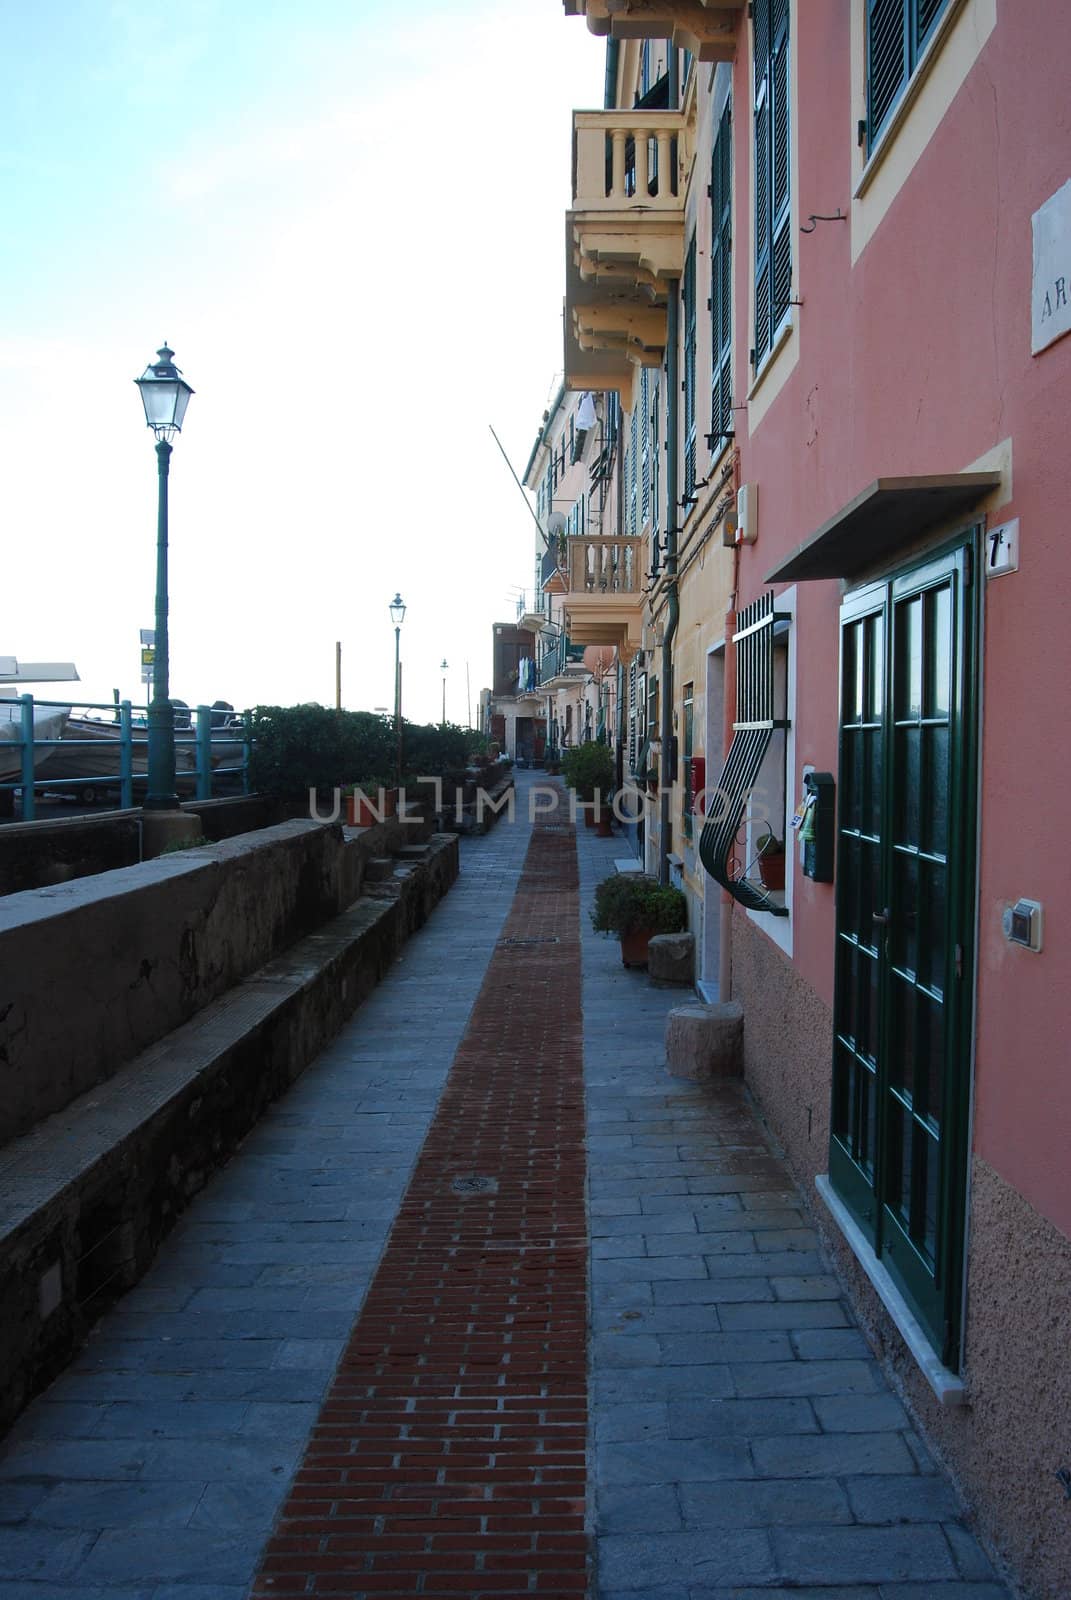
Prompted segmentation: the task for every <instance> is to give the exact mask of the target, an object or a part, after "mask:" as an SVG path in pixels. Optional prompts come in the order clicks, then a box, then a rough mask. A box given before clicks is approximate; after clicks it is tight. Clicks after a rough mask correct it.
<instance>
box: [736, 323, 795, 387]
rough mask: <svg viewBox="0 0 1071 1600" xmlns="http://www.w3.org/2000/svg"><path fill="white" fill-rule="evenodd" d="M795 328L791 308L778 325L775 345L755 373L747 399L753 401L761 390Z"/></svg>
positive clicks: (768, 351)
mask: <svg viewBox="0 0 1071 1600" xmlns="http://www.w3.org/2000/svg"><path fill="white" fill-rule="evenodd" d="M793 326H794V318H793V316H792V307H791V306H789V308H788V310H787V311H786V312H785V314H784V316H783V317H782V318H781V321H780V322H779V323H778V326H777V332H776V333H775V334H774V341H773V344H772V345H771V346H770V348H769V350H767V352H766V354H765V355H764V356H763V358H762V360H761V361H760V362H759V364H758V367H757V369H756V371H755V376H754V378H752V380H751V388H750V389H749V390H748V392H747V397H748V399H749V400H750V399H752V397H753V396H754V395H756V394H758V392H759V390H760V389H761V388H762V385H763V383H764V382H765V379H766V374H767V373H768V372H769V370H770V368H771V367H772V366H773V365H774V364H775V362H776V361H777V358H778V356H779V355H780V354H781V351H782V350H783V349H784V348H785V345H786V344H787V343H788V341H789V339H790V338H791V337H792V329H793Z"/></svg>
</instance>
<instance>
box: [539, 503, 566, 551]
mask: <svg viewBox="0 0 1071 1600" xmlns="http://www.w3.org/2000/svg"><path fill="white" fill-rule="evenodd" d="M568 526H569V519H568V517H565V516H563V515H562V513H561V512H560V511H552V512H551V513H550V516H549V517H548V518H547V531H546V534H545V535H544V537H545V538H546V541H547V545H548V547H549V546H550V545H552V544H555V543H557V541H558V540H559V539H560V538H561V537H562V535H563V534H564V533H565V530H566V528H567V527H568Z"/></svg>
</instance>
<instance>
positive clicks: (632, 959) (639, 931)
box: [621, 928, 651, 967]
mask: <svg viewBox="0 0 1071 1600" xmlns="http://www.w3.org/2000/svg"><path fill="white" fill-rule="evenodd" d="M650 942H651V929H650V928H633V929H632V932H631V933H623V934H622V935H621V965H622V966H623V967H645V966H646V965H647V946H648V945H649V944H650Z"/></svg>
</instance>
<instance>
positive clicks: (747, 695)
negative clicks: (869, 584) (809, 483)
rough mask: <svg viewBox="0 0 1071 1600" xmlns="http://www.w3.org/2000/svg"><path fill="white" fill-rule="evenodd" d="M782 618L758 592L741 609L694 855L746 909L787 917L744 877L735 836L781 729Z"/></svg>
mask: <svg viewBox="0 0 1071 1600" xmlns="http://www.w3.org/2000/svg"><path fill="white" fill-rule="evenodd" d="M787 620H788V618H787V617H786V615H785V614H784V613H782V612H778V611H775V610H774V596H773V593H772V591H771V592H770V593H767V594H764V595H761V596H760V597H759V599H758V600H754V601H752V603H751V605H749V606H745V607H744V609H743V611H741V613H740V616H739V619H738V623H737V629H736V634H735V636H734V638H733V648H734V650H735V651H736V695H737V701H736V704H737V713H738V716H737V720H736V721H735V722H734V723H733V742H732V744H731V745H730V746H729V753H728V755H727V756H726V758H725V766H724V768H723V770H722V774H721V777H720V778H719V779H718V783H717V787H716V788H715V789H714V790H713V791H712V793H711V795H710V797H709V799H708V804H707V820H706V822H705V823H704V824H703V832H702V834H701V835H700V839H699V859H700V860H701V861H702V863H703V865H704V867H705V868H706V870H707V871H708V872H709V873H710V875H711V877H712V878H713V879H714V880H715V882H717V883H720V884H721V886H722V888H723V889H727V890H728V891H729V893H730V894H731V895H732V897H733V899H734V900H738V901H739V902H740V904H741V905H743V906H747V907H748V908H749V909H750V910H752V911H769V912H772V913H773V915H774V916H782V917H784V916H787V915H788V912H787V910H786V908H785V907H784V906H781V905H778V904H776V903H775V902H773V901H772V900H771V899H770V895H769V892H768V891H767V890H766V889H765V888H763V886H762V884H761V883H756V882H753V881H752V880H751V879H750V878H749V877H748V876H747V871H748V865H749V864H748V863H747V862H746V861H744V862H741V860H740V855H739V846H738V840H737V836H738V834H739V833H740V829H741V827H742V825H743V823H744V820H745V818H746V816H747V807H748V801H749V799H750V797H751V792H752V790H753V789H754V787H755V783H756V781H757V779H758V776H759V772H760V770H761V768H762V763H763V760H764V758H765V756H766V752H767V750H768V749H769V748H770V741H771V739H772V738H773V734H774V729H775V728H787V727H788V722H787V720H785V719H784V718H778V717H776V716H775V715H774V710H775V705H776V696H775V682H774V627H775V624H776V623H778V622H781V621H787Z"/></svg>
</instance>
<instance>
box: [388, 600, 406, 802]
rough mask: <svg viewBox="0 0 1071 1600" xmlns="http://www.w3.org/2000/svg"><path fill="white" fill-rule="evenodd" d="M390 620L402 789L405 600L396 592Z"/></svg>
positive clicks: (397, 765)
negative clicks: (392, 638)
mask: <svg viewBox="0 0 1071 1600" xmlns="http://www.w3.org/2000/svg"><path fill="white" fill-rule="evenodd" d="M390 620H391V621H392V622H393V624H394V737H395V740H396V741H397V753H396V755H395V758H394V776H395V779H396V781H397V784H398V787H399V789H400V788H401V786H402V623H403V622H404V621H405V601H404V600H403V599H402V597H401V595H400V594H395V596H394V599H393V600H392V601H391V603H390Z"/></svg>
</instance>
